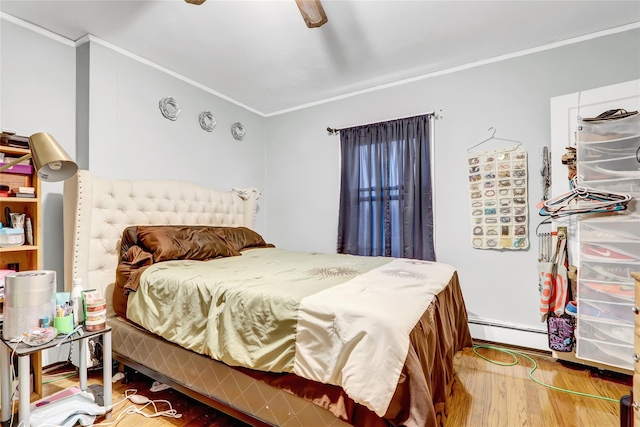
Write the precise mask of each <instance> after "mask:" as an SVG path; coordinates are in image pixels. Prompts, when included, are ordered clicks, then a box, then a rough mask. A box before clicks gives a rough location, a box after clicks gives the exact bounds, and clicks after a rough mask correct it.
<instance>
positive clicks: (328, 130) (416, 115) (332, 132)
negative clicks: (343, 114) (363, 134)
mask: <svg viewBox="0 0 640 427" xmlns="http://www.w3.org/2000/svg"><path fill="white" fill-rule="evenodd" d="M418 116H434V117H435V118H438V116H437V115H436V112H435V111H429V112H428V113H422V114H414V115H412V116H407V117H398V118H396V119H389V120H383V121H381V122H376V123H383V122H385V121H386V122H390V121H393V120H402V119H409V118H411V117H418ZM369 124H375V123H367V124H364V125H356V126H347V127H343V128H340V129H338V128H332V127H328V128H327V132H328V133H329V135H335V134H336V133H338V132H340V131H342V130H347V129H351V128H357V127H359V126H366V125H369Z"/></svg>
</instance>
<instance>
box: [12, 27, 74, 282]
mask: <svg viewBox="0 0 640 427" xmlns="http://www.w3.org/2000/svg"><path fill="white" fill-rule="evenodd" d="M0 32H1V37H2V41H1V45H0V69H1V70H0V76H1V82H0V103H1V104H2V107H1V109H0V111H1V112H2V115H1V116H0V125H1V126H2V127H5V128H9V129H15V130H16V131H17V132H18V134H20V135H27V136H28V135H31V134H33V133H36V132H48V133H50V134H51V135H53V136H54V138H55V139H56V140H57V141H58V142H59V143H60V145H61V146H62V148H64V150H65V151H66V152H67V153H69V155H70V156H71V157H74V155H75V84H76V80H75V75H76V72H75V47H74V46H73V44H72V43H70V42H68V41H67V42H66V43H64V42H63V40H62V39H59V40H54V39H51V38H49V37H45V36H43V35H41V34H38V33H36V32H33V31H31V30H28V29H25V28H23V27H21V26H18V25H15V24H13V23H11V22H8V21H5V20H4V19H0ZM62 187H63V184H62V183H61V182H54V183H47V182H43V183H42V227H43V237H42V240H43V242H42V244H43V265H42V267H43V268H44V269H46V270H55V271H56V272H57V282H58V289H60V290H62V287H63V283H64V281H63V276H62V275H63V270H64V268H63V265H64V258H63V251H62V239H63V237H62V236H63V234H62Z"/></svg>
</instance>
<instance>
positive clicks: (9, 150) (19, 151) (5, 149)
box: [0, 145, 31, 157]
mask: <svg viewBox="0 0 640 427" xmlns="http://www.w3.org/2000/svg"><path fill="white" fill-rule="evenodd" d="M0 151H1V152H3V153H6V154H18V155H20V157H22V156H24V155H25V154H29V153H31V150H29V149H28V148H17V147H9V146H8V145H0Z"/></svg>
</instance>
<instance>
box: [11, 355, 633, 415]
mask: <svg viewBox="0 0 640 427" xmlns="http://www.w3.org/2000/svg"><path fill="white" fill-rule="evenodd" d="M479 351H480V352H481V353H482V354H483V355H485V356H487V357H489V358H491V359H493V360H497V361H502V362H506V363H510V362H511V361H512V359H511V358H510V357H509V356H508V355H505V354H503V353H499V352H496V351H493V350H487V349H483V350H479ZM531 356H532V357H533V358H534V360H535V361H536V362H537V364H538V368H537V369H536V371H535V372H534V374H533V375H534V377H535V378H536V379H538V380H540V381H542V382H545V383H548V384H551V385H553V386H556V387H561V388H568V389H571V390H575V391H580V392H583V393H589V394H596V395H600V396H605V397H609V398H613V399H615V400H616V402H608V401H604V400H599V399H593V398H588V397H583V396H577V395H570V394H566V393H562V392H560V391H556V390H551V389H549V388H547V387H543V386H541V385H538V384H536V383H534V382H533V381H532V380H531V379H529V371H530V370H531V367H532V365H531V363H530V362H529V361H528V360H521V361H520V363H519V364H518V365H516V366H498V365H494V364H491V363H489V362H487V361H485V360H483V359H481V358H479V357H478V356H476V355H475V354H474V353H473V351H472V349H465V351H464V352H461V353H459V354H458V355H457V356H456V358H455V362H454V366H455V368H456V372H457V377H456V379H455V382H454V384H453V387H452V392H451V395H450V397H449V399H448V403H447V413H448V415H447V420H446V422H445V424H444V427H573V426H575V427H609V426H610V427H617V426H619V425H620V405H619V403H617V401H618V400H619V399H620V397H621V396H623V395H625V394H629V393H630V388H631V384H632V380H631V377H630V376H624V375H619V374H611V375H610V374H608V373H603V372H599V371H593V370H590V369H587V368H584V367H576V366H569V365H566V364H563V363H560V362H558V361H556V360H555V359H553V358H551V357H549V356H546V355H544V354H533V353H532V354H531ZM52 378H54V377H50V376H47V375H46V374H45V380H47V379H49V380H51V379H52ZM101 378H102V374H101V372H93V373H90V374H89V384H96V383H100V382H101ZM75 381H77V377H75V378H67V379H62V380H57V381H55V382H52V383H49V384H46V385H45V388H44V390H45V394H47V393H52V392H55V391H58V390H60V389H63V388H66V387H70V386H72V385H75V384H76V382H75ZM152 382H153V381H152V380H151V379H149V378H146V377H144V376H143V375H141V374H136V375H134V376H133V377H132V381H131V383H129V384H122V382H117V383H115V384H113V401H114V402H117V401H118V400H120V399H121V398H122V397H123V394H124V392H125V390H127V389H128V388H135V389H137V390H138V394H142V395H145V396H147V397H149V398H152V399H165V400H168V401H170V402H171V403H172V405H173V407H174V408H175V409H176V410H177V411H178V412H179V413H181V414H182V417H181V418H179V419H169V418H144V417H143V416H141V415H128V416H125V417H123V418H122V420H121V421H120V422H119V423H118V424H117V425H118V426H135V427H170V426H186V427H244V426H246V424H244V423H242V422H239V421H237V420H234V419H232V418H230V417H228V416H226V415H225V414H222V413H220V412H218V411H216V410H213V409H211V408H209V407H207V406H205V405H203V404H201V403H199V402H197V401H195V400H193V399H191V398H189V397H187V396H184V395H182V394H180V393H178V392H177V391H175V390H172V389H169V390H165V391H161V392H157V393H153V392H151V391H149V389H150V387H151V385H152ZM16 406H17V405H16ZM124 406H125V405H124V404H121V405H118V406H117V407H116V408H114V412H113V416H112V419H111V421H113V420H114V419H115V417H117V416H118V414H120V412H122V410H123V408H124ZM127 406H129V405H127ZM161 408H162V407H161ZM145 412H148V413H151V412H152V411H151V410H149V408H147V409H146V410H145ZM309 427H313V426H309Z"/></svg>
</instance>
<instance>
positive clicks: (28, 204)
mask: <svg viewBox="0 0 640 427" xmlns="http://www.w3.org/2000/svg"><path fill="white" fill-rule="evenodd" d="M22 138H24V137H22ZM6 142H7V140H6V139H5V135H4V134H3V135H2V144H5V143H6ZM0 153H4V155H5V158H6V157H13V158H18V157H21V156H24V155H25V154H29V153H30V151H29V149H26V148H17V147H11V146H8V145H1V144H0ZM7 163H8V162H7ZM0 184H4V185H7V186H9V188H10V189H11V188H15V187H33V188H34V189H35V197H34V198H27V197H5V196H0V220H1V221H2V223H3V224H4V226H5V227H8V226H9V224H5V223H6V220H5V215H4V211H5V208H7V207H8V208H9V209H10V210H11V212H17V213H24V214H25V217H26V218H31V227H32V230H33V245H27V244H26V240H25V244H24V245H21V246H9V247H0V269H9V265H10V264H17V265H18V267H19V271H27V270H41V269H42V213H41V212H42V203H41V200H42V199H41V191H40V180H39V179H38V175H37V174H36V171H35V168H34V170H33V172H32V173H30V174H22V173H12V172H9V171H2V172H0ZM3 306H4V298H0V313H2V312H3ZM34 356H35V357H32V364H33V372H34V393H35V394H36V395H38V396H41V395H42V358H41V355H40V354H38V355H34Z"/></svg>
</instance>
